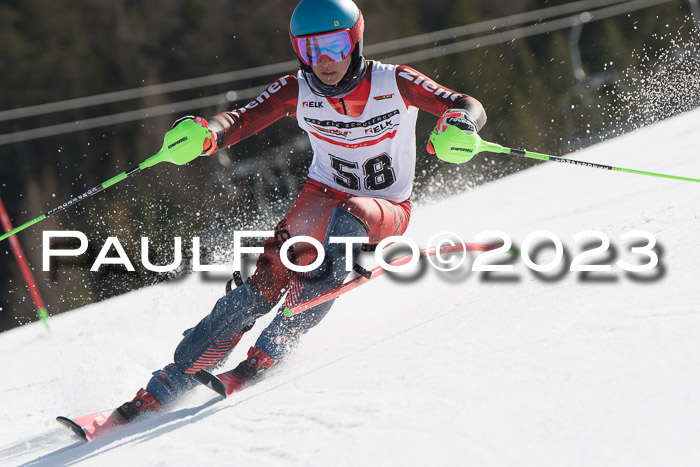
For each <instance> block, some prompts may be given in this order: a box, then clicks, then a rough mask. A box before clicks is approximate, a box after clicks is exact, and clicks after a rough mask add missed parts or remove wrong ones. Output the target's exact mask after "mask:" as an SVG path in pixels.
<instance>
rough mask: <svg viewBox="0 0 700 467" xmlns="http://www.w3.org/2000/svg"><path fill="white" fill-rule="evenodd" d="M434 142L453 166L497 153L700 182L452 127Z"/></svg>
mask: <svg viewBox="0 0 700 467" xmlns="http://www.w3.org/2000/svg"><path fill="white" fill-rule="evenodd" d="M430 141H431V142H432V143H433V147H434V148H435V153H436V155H437V156H438V158H439V159H442V160H444V161H446V162H451V163H453V164H463V163H465V162H469V160H471V158H472V157H474V156H475V155H476V154H478V153H480V152H493V153H496V154H511V155H514V156H521V157H527V158H529V159H537V160H541V161H550V162H560V163H563V164H571V165H580V166H583V167H592V168H594V169H604V170H612V171H615V172H626V173H632V174H637V175H648V176H651V177H661V178H670V179H672V180H681V181H684V182H696V183H700V179H697V178H689V177H679V176H676V175H666V174H661V173H656V172H646V171H644V170H635V169H624V168H622V167H615V166H612V165H604V164H596V163H593V162H585V161H578V160H574V159H568V158H566V157H557V156H550V155H548V154H540V153H537V152H531V151H525V150H522V149H511V148H507V147H504V146H501V145H500V144H496V143H490V142H488V141H484V140H483V139H481V137H480V136H479V135H478V134H476V133H473V134H470V135H468V134H465V133H464V132H463V131H462V130H460V129H459V128H457V127H455V126H448V127H447V129H445V131H444V132H443V133H441V134H439V135H438V134H437V131H436V130H433V133H432V134H431V135H430Z"/></svg>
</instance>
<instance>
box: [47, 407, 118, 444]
mask: <svg viewBox="0 0 700 467" xmlns="http://www.w3.org/2000/svg"><path fill="white" fill-rule="evenodd" d="M56 421H57V422H58V423H60V424H61V425H63V426H65V427H67V428H70V430H71V431H72V432H73V433H75V434H76V435H78V436H79V437H80V438H81V439H83V440H84V441H88V442H89V441H93V440H95V439H97V438H100V437H102V436H103V435H104V434H105V433H108V432H110V431H112V430H113V429H114V428H116V427H118V426H121V425H125V424H127V423H129V421H128V420H127V419H126V418H124V416H122V414H120V413H119V410H116V409H115V410H107V411H105V412H96V413H93V414H90V415H84V416H82V417H77V418H73V419H71V418H68V417H63V416H61V417H56Z"/></svg>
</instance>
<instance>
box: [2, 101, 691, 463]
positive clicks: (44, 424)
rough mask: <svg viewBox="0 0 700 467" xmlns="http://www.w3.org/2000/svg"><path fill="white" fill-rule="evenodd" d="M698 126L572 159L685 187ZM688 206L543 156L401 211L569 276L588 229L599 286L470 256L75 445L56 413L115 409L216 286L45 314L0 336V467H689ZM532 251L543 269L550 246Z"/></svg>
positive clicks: (190, 281) (676, 190)
mask: <svg viewBox="0 0 700 467" xmlns="http://www.w3.org/2000/svg"><path fill="white" fill-rule="evenodd" d="M699 120H700V111H698V110H696V111H693V112H690V113H686V114H684V115H682V116H679V117H675V118H673V119H669V120H666V121H663V122H661V123H658V124H656V125H654V126H651V127H647V128H645V129H642V130H639V131H637V132H634V133H631V134H627V135H625V136H622V137H619V138H616V139H614V140H611V141H609V142H606V143H602V144H598V145H595V146H593V147H590V148H588V149H586V150H583V151H580V152H578V153H576V154H572V155H570V157H572V158H574V159H580V160H585V161H590V162H598V163H604V164H611V165H615V166H620V167H626V168H633V169H640V170H648V171H654V172H662V173H670V174H675V175H685V176H689V177H700V154H699V153H698V141H699V140H700V125H699V124H698V121H699ZM504 143H506V144H507V142H506V141H504ZM533 149H536V148H533ZM495 157H509V156H495ZM699 207H700V184H697V183H689V182H680V181H673V180H665V179H661V178H653V177H645V176H639V175H632V174H625V173H617V172H610V171H603V170H596V169H591V168H585V167H577V166H572V165H563V164H555V163H546V164H542V165H540V166H538V167H535V168H533V169H530V170H526V171H524V172H521V173H519V174H517V175H514V176H511V177H508V178H506V179H504V180H502V181H499V182H496V183H492V184H489V185H486V186H483V187H481V188H479V189H477V190H474V191H471V192H469V193H465V194H463V195H460V196H456V197H453V198H449V199H445V200H443V201H441V202H438V203H434V204H431V205H428V206H421V207H417V208H416V209H415V210H414V213H413V218H412V221H411V227H410V229H409V231H408V232H407V234H406V235H407V236H408V237H410V238H412V239H414V240H415V241H416V242H417V243H419V244H420V245H421V246H426V244H427V242H428V240H429V239H430V238H431V237H432V236H433V234H436V233H438V232H441V231H451V232H454V233H458V234H459V235H460V236H461V237H462V238H463V239H465V240H466V241H474V238H475V237H476V236H477V235H478V234H479V233H481V232H484V231H487V230H500V231H503V232H505V233H507V234H508V235H509V236H510V237H512V239H513V241H514V242H515V243H516V245H517V244H521V243H522V242H523V240H524V239H525V237H527V236H528V235H529V234H531V233H533V232H536V231H540V230H547V231H549V232H552V233H553V234H554V235H556V236H557V237H559V238H560V239H561V240H562V242H563V244H564V247H565V250H566V253H567V255H566V256H565V261H564V263H563V264H564V265H565V266H566V265H569V264H570V263H571V260H572V258H573V257H574V256H576V255H577V254H579V253H580V252H581V251H582V250H583V249H584V248H588V249H590V248H593V247H595V246H598V245H599V244H600V242H597V243H596V242H593V241H592V239H588V240H581V241H579V242H575V241H574V240H573V237H574V235H576V234H577V233H579V232H584V231H589V230H597V231H600V232H602V233H603V234H604V235H605V236H607V237H609V238H610V242H611V247H610V249H609V250H608V252H607V253H602V254H599V255H596V256H595V257H594V258H592V259H591V260H590V261H589V262H592V263H600V264H612V265H613V267H612V272H610V273H600V272H596V273H589V274H587V275H582V274H581V273H574V272H570V271H568V270H567V269H566V268H565V267H564V266H563V267H562V268H563V269H562V268H557V269H556V270H555V271H553V272H551V273H543V277H539V276H537V275H536V274H534V273H533V271H532V270H531V269H529V268H528V267H527V266H526V265H525V264H524V263H523V261H522V260H517V261H515V263H514V264H515V269H514V271H513V272H512V273H493V274H491V275H488V276H484V275H483V273H475V272H472V271H471V270H470V265H471V262H472V261H473V258H471V257H470V260H469V261H467V262H466V263H465V266H463V267H462V268H461V269H459V270H458V271H454V272H451V273H438V272H437V271H436V270H434V269H433V268H431V267H425V268H423V269H421V268H418V269H417V270H418V271H419V272H415V273H412V274H406V273H405V274H403V275H402V276H401V277H400V278H399V277H396V276H394V277H389V276H383V277H381V278H378V279H376V280H374V281H372V282H370V283H368V284H366V285H364V286H362V287H360V288H359V289H356V290H354V291H352V292H350V293H349V294H347V295H345V296H343V297H341V298H340V299H339V300H338V301H337V303H336V305H335V307H334V308H333V310H332V311H331V313H330V314H329V315H328V316H327V317H326V319H325V320H324V321H323V322H322V323H321V324H320V325H319V326H318V327H316V328H314V329H313V330H312V331H311V332H310V333H309V334H307V335H306V336H305V337H304V338H303V340H302V343H301V345H300V347H299V348H298V350H297V352H296V353H295V354H294V355H293V356H292V357H290V358H289V359H288V360H287V361H285V362H284V363H282V364H280V365H279V366H278V367H276V368H274V369H273V370H270V372H269V374H268V377H266V378H264V379H263V380H261V381H260V382H258V383H257V384H255V385H253V386H250V387H248V388H246V389H245V390H243V391H242V392H240V393H238V394H236V395H234V396H232V397H231V398H229V399H227V400H225V401H218V400H217V398H216V397H215V394H214V393H213V392H211V391H209V390H207V389H206V388H197V389H196V390H195V391H193V392H192V393H191V395H189V396H187V397H186V398H184V399H183V400H182V401H181V402H180V403H179V404H178V405H177V406H175V407H173V409H172V410H170V411H169V412H167V413H164V414H162V415H158V416H156V417H155V418H153V419H148V420H144V421H142V422H139V423H136V424H134V425H131V426H127V427H124V428H122V429H120V430H118V431H117V432H115V433H114V435H112V436H109V437H107V438H105V439H101V440H97V441H95V442H92V443H87V444H85V443H82V442H81V441H79V440H78V439H77V438H76V437H75V436H74V435H73V434H72V433H71V432H69V431H68V430H66V429H65V428H63V427H61V426H60V425H58V424H57V423H56V422H55V421H54V419H55V417H56V416H57V415H65V416H69V417H72V416H79V415H84V414H87V413H91V412H96V411H99V410H106V409H109V408H112V407H115V406H117V405H118V404H120V403H122V402H124V401H126V400H128V399H130V398H131V397H132V396H133V395H134V394H135V392H136V390H137V389H138V388H140V387H142V386H143V385H145V383H146V381H147V380H148V378H149V376H150V372H151V371H153V370H155V369H156V368H159V367H161V366H163V365H164V364H166V363H168V362H169V361H170V360H171V358H172V352H173V350H174V348H175V346H176V345H177V343H178V342H179V340H180V335H181V332H182V331H183V330H184V329H186V328H188V327H190V326H192V325H194V324H195V323H196V322H197V321H198V320H199V319H201V318H202V317H203V316H204V315H205V314H206V313H208V311H209V310H210V308H211V307H212V305H213V304H214V303H215V301H216V300H217V298H218V297H219V296H220V295H221V293H222V283H221V282H212V281H206V280H204V279H203V278H202V277H201V276H198V275H192V276H189V277H188V278H187V279H184V280H179V281H174V282H169V283H164V284H161V285H158V286H153V287H149V288H145V289H141V290H138V291H135V292H133V293H129V294H127V295H124V296H120V297H117V298H114V299H111V300H108V301H105V302H102V303H97V304H94V305H91V306H87V307H85V308H82V309H79V310H75V311H72V312H69V313H65V314H62V315H59V316H56V317H53V318H52V319H51V331H50V332H48V333H47V332H46V331H45V330H44V328H43V327H42V325H41V324H32V325H28V326H23V327H22V328H19V329H15V330H12V331H8V332H5V333H3V334H0V362H1V365H0V366H1V367H2V368H3V374H4V376H3V378H2V380H1V381H0V395H1V398H2V410H1V411H0V464H2V465H74V464H81V465H100V466H104V465H242V466H245V465H255V466H261V465H273V466H274V465H279V466H287V465H318V466H327V465H402V466H403V465H495V466H499V465H502V466H513V465H528V466H563V465H566V466H594V465H595V466H603V465H610V466H613V465H614V466H622V465H626V466H637V467H638V466H662V465H663V466H668V465H673V466H696V465H700V443H698V433H700V371H699V369H700V307H699V306H698V303H699V302H700V300H699V299H700V284H699V282H698V278H699V277H700V274H699V273H698V263H699V262H700V240H699V234H700V229H699V227H700V209H698V208H699ZM638 230H643V231H646V232H649V233H651V234H653V236H654V237H655V238H656V240H657V242H658V245H657V247H656V248H655V252H657V253H658V255H659V265H658V266H657V267H656V268H654V270H653V271H651V273H646V274H636V275H635V274H632V275H630V274H627V273H625V272H624V271H622V270H621V269H620V268H619V267H618V266H616V265H615V262H616V261H617V260H619V259H622V260H626V261H627V262H629V263H635V264H637V263H639V264H642V263H645V262H647V259H646V258H645V257H644V255H643V254H633V253H632V252H631V251H630V245H628V244H627V243H626V242H625V241H623V240H622V239H621V236H622V235H624V234H625V233H627V232H632V231H638ZM587 242H589V243H590V245H586V243H587ZM643 243H644V242H640V243H639V244H643ZM533 256H534V257H535V259H536V260H537V261H538V262H539V263H542V264H544V263H546V262H547V261H549V260H551V259H552V258H553V250H552V249H551V248H544V249H543V250H541V251H540V254H539V255H533ZM372 261H373V258H372V257H371V256H369V257H365V258H364V259H363V264H364V263H366V265H371V264H372ZM265 322H267V320H265ZM265 322H260V323H258V324H257V325H256V328H255V329H254V330H253V331H252V332H250V333H248V335H247V336H246V338H245V339H244V340H243V341H242V343H241V344H240V345H239V347H238V348H237V349H236V351H235V353H234V355H233V356H232V357H231V358H230V359H229V361H228V362H227V364H226V367H225V368H232V367H233V366H235V365H236V364H237V363H238V362H239V361H240V360H241V359H243V358H244V356H245V352H246V350H247V349H248V347H249V346H250V345H251V344H252V343H253V342H254V339H255V337H256V336H257V334H258V333H259V332H260V330H261V329H262V327H263V326H264V325H265Z"/></svg>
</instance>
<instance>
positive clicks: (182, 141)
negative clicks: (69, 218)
mask: <svg viewBox="0 0 700 467" xmlns="http://www.w3.org/2000/svg"><path fill="white" fill-rule="evenodd" d="M210 137H211V131H210V130H209V129H208V128H206V127H203V126H200V125H199V124H198V123H196V122H195V121H194V120H191V119H187V120H183V121H181V122H180V123H179V124H177V125H176V126H175V128H173V129H172V130H170V131H168V132H167V133H166V134H165V137H164V139H163V147H161V148H160V151H158V153H157V154H155V155H153V156H151V157H149V158H148V159H146V160H145V161H143V162H141V163H140V164H139V165H136V166H134V167H132V168H130V169H129V170H127V171H126V172H122V173H120V174H119V175H117V176H116V177H112V178H110V179H109V180H107V181H106V182H104V183H101V184H99V185H97V186H95V187H93V188H90V189H89V190H88V191H86V192H85V193H83V194H82V195H79V196H75V197H73V198H72V199H70V200H68V201H66V202H65V203H63V204H61V205H60V206H57V207H55V208H53V209H51V210H50V211H48V212H46V213H44V214H42V215H41V216H39V217H37V218H36V219H32V220H30V221H29V222H26V223H24V224H22V225H20V226H19V227H16V228H14V229H12V230H11V231H9V232H7V233H5V234H3V235H1V236H0V241H3V240H5V239H6V238H8V237H11V236H13V235H14V234H16V233H18V232H21V231H22V230H24V229H26V228H28V227H31V226H32V225H34V224H36V223H38V222H41V221H43V220H44V219H46V218H47V217H49V216H52V215H54V214H56V213H57V212H60V211H63V210H64V209H66V208H68V207H70V206H73V205H74V204H77V203H79V202H80V201H82V200H84V199H86V198H89V197H90V196H93V195H96V194H97V193H99V192H101V191H102V190H105V189H107V188H109V187H111V186H112V185H115V184H117V183H119V182H121V181H122V180H124V179H125V178H128V177H131V176H132V175H134V174H137V173H139V172H140V171H142V170H143V169H147V168H149V167H153V166H154V165H156V164H160V163H161V162H170V163H171V164H176V165H185V164H187V163H188V162H191V161H193V160H194V159H196V158H197V157H199V156H201V155H202V150H203V148H204V142H205V141H206V140H207V139H208V138H210Z"/></svg>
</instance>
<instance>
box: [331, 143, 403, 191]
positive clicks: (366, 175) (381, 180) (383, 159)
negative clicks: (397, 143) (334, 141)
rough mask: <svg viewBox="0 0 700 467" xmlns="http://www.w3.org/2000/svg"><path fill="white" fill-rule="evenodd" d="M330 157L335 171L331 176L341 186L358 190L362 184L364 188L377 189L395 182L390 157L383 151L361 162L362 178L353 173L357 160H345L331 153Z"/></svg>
mask: <svg viewBox="0 0 700 467" xmlns="http://www.w3.org/2000/svg"><path fill="white" fill-rule="evenodd" d="M330 158H331V167H333V170H335V171H336V174H335V175H334V176H333V178H334V180H335V183H337V184H338V185H340V186H342V187H345V188H349V189H351V190H360V189H361V187H362V184H364V187H365V189H367V190H372V191H377V190H384V189H386V188H389V187H390V186H391V185H393V184H394V182H396V173H395V172H394V169H393V167H391V157H389V154H387V153H385V152H384V153H382V154H380V155H378V156H375V157H372V158H370V159H367V160H366V161H365V162H364V163H363V164H362V175H363V178H362V180H361V179H360V177H359V176H358V174H356V173H355V172H357V171H358V169H359V168H360V167H359V164H358V163H357V162H350V161H346V160H344V159H341V158H340V157H336V156H333V155H331V156H330Z"/></svg>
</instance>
